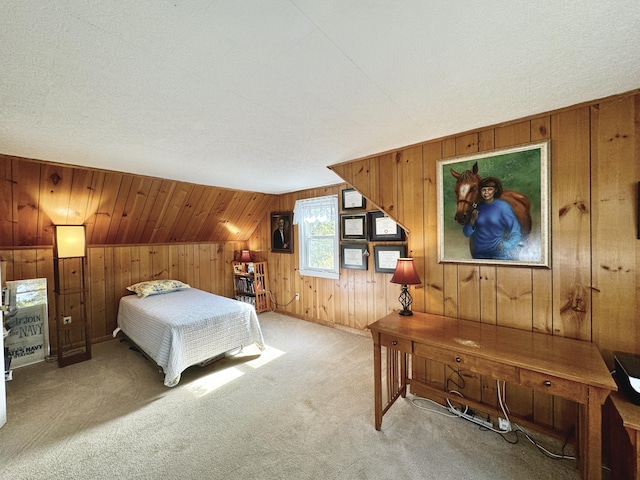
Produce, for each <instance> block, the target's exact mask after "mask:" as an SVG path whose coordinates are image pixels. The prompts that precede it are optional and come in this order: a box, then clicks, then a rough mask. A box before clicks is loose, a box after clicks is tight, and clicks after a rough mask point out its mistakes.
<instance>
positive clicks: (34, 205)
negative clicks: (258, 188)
mask: <svg viewBox="0 0 640 480" xmlns="http://www.w3.org/2000/svg"><path fill="white" fill-rule="evenodd" d="M0 185H1V187H0V208H1V212H2V214H1V216H0V247H21V246H48V245H52V244H53V226H54V225H64V224H69V225H83V224H84V225H86V227H87V243H88V244H89V245H104V244H106V245H132V244H149V243H153V244H163V243H181V242H226V241H246V240H247V239H248V238H249V236H250V235H251V234H252V233H253V231H254V230H255V228H256V226H257V225H258V222H260V220H261V219H262V218H263V217H264V213H265V212H268V211H270V207H271V205H272V204H273V202H274V201H275V200H276V196H275V195H267V194H262V193H255V192H245V191H240V190H230V189H226V188H219V187H210V186H204V185H196V184H192V183H186V182H178V181H175V180H165V179H161V178H152V177H145V176H142V175H131V174H125V173H119V172H111V171H104V170H98V169H89V168H82V167H70V166H68V165H59V164H55V163H48V162H41V161H36V160H29V159H24V158H19V157H11V156H7V155H0Z"/></svg>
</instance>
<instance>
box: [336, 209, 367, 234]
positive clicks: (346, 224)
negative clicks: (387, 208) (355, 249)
mask: <svg viewBox="0 0 640 480" xmlns="http://www.w3.org/2000/svg"><path fill="white" fill-rule="evenodd" d="M340 239H341V240H361V241H362V240H364V241H366V240H367V214H366V213H358V214H353V215H340Z"/></svg>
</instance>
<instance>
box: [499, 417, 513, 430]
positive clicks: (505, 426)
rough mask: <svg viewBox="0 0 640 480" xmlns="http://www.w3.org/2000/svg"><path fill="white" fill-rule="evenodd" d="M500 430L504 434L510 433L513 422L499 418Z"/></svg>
mask: <svg viewBox="0 0 640 480" xmlns="http://www.w3.org/2000/svg"><path fill="white" fill-rule="evenodd" d="M498 428H499V429H500V430H502V431H503V432H510V431H511V422H510V421H509V420H506V419H504V418H498Z"/></svg>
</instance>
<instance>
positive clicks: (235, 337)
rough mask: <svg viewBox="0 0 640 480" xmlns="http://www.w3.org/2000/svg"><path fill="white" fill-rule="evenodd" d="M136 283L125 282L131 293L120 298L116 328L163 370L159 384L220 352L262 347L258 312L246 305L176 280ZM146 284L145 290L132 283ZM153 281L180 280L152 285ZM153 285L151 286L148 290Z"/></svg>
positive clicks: (175, 378)
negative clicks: (162, 380) (162, 287)
mask: <svg viewBox="0 0 640 480" xmlns="http://www.w3.org/2000/svg"><path fill="white" fill-rule="evenodd" d="M169 282H174V283H173V284H171V283H167V282H166V281H165V282H164V283H163V282H158V283H156V284H153V282H141V283H140V284H136V285H133V286H131V287H128V289H129V290H131V291H133V292H136V295H127V296H124V297H122V298H121V299H120V305H119V308H118V317H117V322H118V327H117V328H116V329H115V330H114V331H113V336H114V337H115V336H116V335H117V334H118V333H119V332H120V331H122V333H123V334H124V335H125V336H126V337H128V338H129V339H130V340H131V341H132V342H133V343H134V344H135V345H136V346H137V347H138V348H139V349H140V350H142V352H143V353H144V354H145V355H146V356H148V357H149V358H150V359H151V360H153V361H154V362H155V363H156V364H157V365H158V366H159V367H161V368H162V370H163V372H164V384H165V385H166V386H167V387H173V386H175V385H177V384H178V382H180V376H181V374H182V372H183V371H184V370H185V369H186V368H187V367H190V366H192V365H197V364H202V363H205V362H207V361H208V360H210V359H212V358H215V357H218V356H221V355H223V354H224V353H226V352H230V351H233V350H235V349H239V348H243V347H246V346H249V345H252V344H256V345H257V346H258V348H259V349H260V350H263V349H264V339H263V337H262V330H261V328H260V323H259V322H258V315H257V314H256V311H255V309H254V308H253V306H252V305H249V304H248V303H243V302H239V301H237V300H233V299H231V298H227V297H221V296H219V295H215V294H213V293H209V292H205V291H203V290H199V289H196V288H191V287H189V286H188V285H186V284H181V283H180V282H177V283H175V282H176V281H169ZM142 284H145V285H146V286H147V287H148V285H149V284H151V285H153V286H152V287H151V293H147V294H144V293H143V294H140V293H139V292H140V290H139V289H138V290H136V288H135V287H137V286H139V285H142ZM157 285H182V286H181V287H179V288H166V287H165V289H164V290H162V289H158V287H157ZM154 289H155V290H154Z"/></svg>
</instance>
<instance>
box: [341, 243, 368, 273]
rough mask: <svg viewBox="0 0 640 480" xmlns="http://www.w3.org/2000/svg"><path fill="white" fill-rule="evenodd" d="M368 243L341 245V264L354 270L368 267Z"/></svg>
mask: <svg viewBox="0 0 640 480" xmlns="http://www.w3.org/2000/svg"><path fill="white" fill-rule="evenodd" d="M367 259H368V254H367V246H366V245H340V266H341V267H342V268H351V269H353V270H366V269H367Z"/></svg>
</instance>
